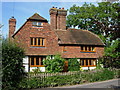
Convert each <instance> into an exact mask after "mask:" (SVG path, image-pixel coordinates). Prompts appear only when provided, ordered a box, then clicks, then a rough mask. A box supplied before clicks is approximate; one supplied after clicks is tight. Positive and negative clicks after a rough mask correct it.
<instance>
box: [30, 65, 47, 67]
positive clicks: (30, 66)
mask: <svg viewBox="0 0 120 90" xmlns="http://www.w3.org/2000/svg"><path fill="white" fill-rule="evenodd" d="M30 67H45V66H44V65H30Z"/></svg>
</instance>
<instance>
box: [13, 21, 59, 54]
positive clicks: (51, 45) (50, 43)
mask: <svg viewBox="0 0 120 90" xmlns="http://www.w3.org/2000/svg"><path fill="white" fill-rule="evenodd" d="M30 37H43V38H45V39H46V46H45V47H31V45H30ZM14 38H15V39H16V40H17V42H18V43H20V44H21V46H22V47H24V49H25V53H26V55H52V54H55V53H58V49H59V47H58V44H57V43H58V42H57V41H58V38H57V37H56V34H55V32H54V31H51V30H50V25H49V24H48V23H44V25H43V28H37V27H32V23H31V22H30V21H28V22H27V23H26V24H25V25H24V26H23V27H22V28H21V30H20V31H19V32H18V33H17V34H16V35H15V37H14Z"/></svg>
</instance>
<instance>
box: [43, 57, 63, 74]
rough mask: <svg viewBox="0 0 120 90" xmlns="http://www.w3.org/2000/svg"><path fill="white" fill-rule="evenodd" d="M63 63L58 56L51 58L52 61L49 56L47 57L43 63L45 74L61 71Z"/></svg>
mask: <svg viewBox="0 0 120 90" xmlns="http://www.w3.org/2000/svg"><path fill="white" fill-rule="evenodd" d="M64 62H65V60H64V59H63V58H62V57H60V55H55V56H53V59H51V56H47V58H46V60H44V61H43V63H44V65H45V69H46V71H47V72H61V71H63V67H64Z"/></svg>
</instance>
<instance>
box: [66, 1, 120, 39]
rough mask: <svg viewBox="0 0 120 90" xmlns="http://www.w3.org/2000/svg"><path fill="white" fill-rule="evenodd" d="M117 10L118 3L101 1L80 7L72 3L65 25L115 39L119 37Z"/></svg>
mask: <svg viewBox="0 0 120 90" xmlns="http://www.w3.org/2000/svg"><path fill="white" fill-rule="evenodd" d="M119 11H120V6H119V3H110V2H101V3H98V5H96V6H95V5H93V4H87V3H85V4H83V5H82V6H81V7H79V6H76V5H73V6H72V7H71V8H70V9H69V12H70V14H69V15H68V17H67V25H68V27H71V26H73V27H76V26H77V27H78V28H80V29H87V30H90V31H92V32H94V33H95V34H102V35H104V36H105V37H110V39H116V38H119V37H120V36H119V34H120V26H119V23H120V18H119V17H120V12H119Z"/></svg>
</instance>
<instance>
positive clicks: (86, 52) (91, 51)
mask: <svg viewBox="0 0 120 90" xmlns="http://www.w3.org/2000/svg"><path fill="white" fill-rule="evenodd" d="M80 52H82V53H95V52H96V51H82V50H81V51H80Z"/></svg>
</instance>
